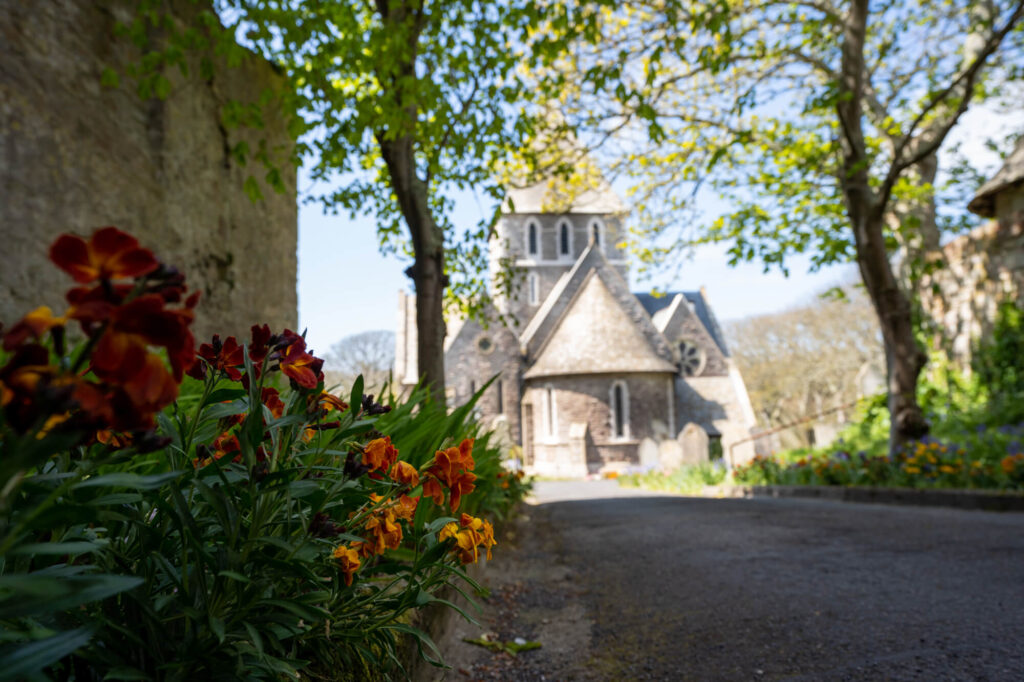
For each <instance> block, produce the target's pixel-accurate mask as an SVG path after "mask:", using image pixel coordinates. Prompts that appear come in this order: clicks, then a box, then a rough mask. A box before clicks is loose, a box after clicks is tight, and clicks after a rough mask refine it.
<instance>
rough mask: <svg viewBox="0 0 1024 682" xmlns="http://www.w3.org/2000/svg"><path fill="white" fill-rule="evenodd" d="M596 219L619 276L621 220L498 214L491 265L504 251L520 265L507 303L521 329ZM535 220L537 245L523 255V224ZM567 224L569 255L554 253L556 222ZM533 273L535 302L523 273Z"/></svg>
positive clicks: (624, 271) (571, 261) (622, 258)
mask: <svg viewBox="0 0 1024 682" xmlns="http://www.w3.org/2000/svg"><path fill="white" fill-rule="evenodd" d="M594 219H600V220H601V224H602V225H603V226H604V240H605V241H604V253H605V254H606V257H607V258H608V260H609V262H611V263H612V264H613V265H614V266H615V268H616V269H617V270H618V271H619V274H621V275H622V277H623V278H626V277H627V276H628V268H627V265H626V260H625V259H626V254H625V251H624V250H623V249H620V248H618V246H617V244H618V243H619V241H620V240H621V239H622V222H621V221H620V220H619V219H618V218H616V217H613V216H596V215H590V214H576V213H573V214H565V215H552V214H512V215H505V216H502V218H501V220H500V221H499V224H498V226H497V228H496V235H497V237H496V239H495V240H494V242H493V243H492V245H491V248H492V259H491V263H492V267H495V266H496V264H497V258H498V257H499V256H504V255H506V254H515V262H516V264H517V265H518V266H519V267H520V268H521V270H520V272H519V274H518V279H517V281H518V287H519V288H518V296H517V297H516V298H515V299H514V300H511V301H508V302H507V305H508V310H509V312H510V313H511V314H512V315H513V316H515V318H516V319H517V320H518V322H519V327H518V328H519V329H520V330H521V329H523V328H524V327H525V326H526V325H527V324H528V323H529V321H530V320H531V319H532V318H533V316H534V314H536V312H537V310H538V309H539V308H540V305H541V304H542V303H543V302H544V300H545V299H546V298H547V296H548V294H550V293H551V290H552V289H553V288H554V286H555V284H556V283H557V282H558V280H559V278H560V277H561V276H562V274H563V273H565V272H567V271H569V270H570V269H571V268H572V266H573V264H574V263H575V262H576V260H577V259H578V258H579V257H580V255H582V254H583V252H584V251H585V250H586V248H587V246H588V245H589V244H590V233H589V229H590V228H589V226H590V223H591V221H592V220H594ZM529 222H535V223H536V224H537V225H538V226H539V227H540V230H539V233H538V240H539V243H538V247H539V250H540V253H539V254H538V255H536V256H529V255H527V254H526V226H527V224H528V223H529ZM563 222H567V223H569V225H570V226H571V228H572V232H571V234H572V238H571V241H570V247H571V248H570V254H571V255H570V256H569V257H566V256H563V255H561V254H560V253H559V252H558V233H559V225H561V224H562V223H563ZM530 272H532V273H535V274H536V275H537V278H538V291H537V303H536V304H535V305H531V304H530V302H529V290H528V288H527V282H526V277H527V273H530Z"/></svg>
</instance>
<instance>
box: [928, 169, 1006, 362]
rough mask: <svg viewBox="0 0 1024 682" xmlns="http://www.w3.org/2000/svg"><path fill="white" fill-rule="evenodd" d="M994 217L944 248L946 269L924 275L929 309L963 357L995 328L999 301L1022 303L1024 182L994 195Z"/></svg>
mask: <svg viewBox="0 0 1024 682" xmlns="http://www.w3.org/2000/svg"><path fill="white" fill-rule="evenodd" d="M996 215H997V219H996V220H993V221H990V222H988V223H985V224H984V225H982V226H980V227H978V228H976V229H975V230H973V231H972V232H971V233H970V234H966V235H963V236H961V237H958V238H957V239H954V240H953V241H951V242H950V243H949V244H947V245H946V246H945V247H943V253H942V256H943V258H944V261H945V267H943V268H941V269H939V270H937V271H936V272H935V273H933V274H931V275H928V276H926V277H925V279H924V282H923V286H922V287H921V288H922V291H924V292H926V293H925V294H923V295H922V305H923V307H924V309H925V311H926V312H927V313H928V314H929V315H930V316H931V317H932V319H934V320H935V321H936V322H937V323H938V324H939V325H940V326H941V327H942V329H943V330H944V333H945V336H946V337H947V340H948V341H949V342H950V345H951V348H952V351H953V355H954V357H956V358H957V359H959V360H961V361H967V360H969V358H970V354H971V348H972V345H974V344H976V343H977V341H978V339H979V338H981V337H982V336H984V335H986V334H988V333H989V332H990V331H991V329H992V324H993V323H994V322H995V317H996V310H997V308H998V306H999V303H1000V302H1002V301H1004V300H1016V301H1018V303H1024V186H1021V185H1018V186H1017V187H1015V188H1009V189H1007V190H1006V191H1004V192H1003V193H1001V194H1000V195H999V196H998V197H997V198H996Z"/></svg>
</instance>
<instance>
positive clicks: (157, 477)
mask: <svg viewBox="0 0 1024 682" xmlns="http://www.w3.org/2000/svg"><path fill="white" fill-rule="evenodd" d="M183 473H185V472H183V471H171V472H168V473H166V474H151V475H149V476H140V475H139V474H129V473H124V472H119V473H114V474H103V475H102V476H93V477H91V478H87V479H85V480H84V481H82V482H81V483H77V484H75V486H74V489H76V490H77V489H79V488H96V487H100V486H108V487H111V488H132V489H134V490H156V489H157V488H159V487H161V486H163V485H164V484H165V483H167V482H169V481H173V480H174V479H176V478H178V477H179V476H181V475H182V474H183Z"/></svg>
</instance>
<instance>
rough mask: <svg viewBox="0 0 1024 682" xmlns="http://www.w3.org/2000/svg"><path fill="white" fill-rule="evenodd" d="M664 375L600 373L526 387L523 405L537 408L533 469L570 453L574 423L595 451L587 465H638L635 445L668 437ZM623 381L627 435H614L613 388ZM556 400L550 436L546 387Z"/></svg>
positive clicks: (534, 428)
mask: <svg viewBox="0 0 1024 682" xmlns="http://www.w3.org/2000/svg"><path fill="white" fill-rule="evenodd" d="M666 376H667V375H665V374H622V375H618V374H599V375H590V376H566V377H548V378H544V379H538V380H534V381H530V382H528V383H527V387H526V389H525V396H524V398H525V400H527V401H529V403H530V404H531V405H532V406H533V410H532V413H533V421H534V423H533V429H532V431H533V433H535V434H537V435H536V438H535V452H536V462H535V463H534V464H535V466H538V468H543V463H544V462H548V461H551V462H554V461H557V460H558V459H559V456H560V455H564V454H565V453H566V452H567V448H568V444H569V441H570V440H571V429H572V425H573V424H587V425H588V435H589V438H591V439H592V441H593V446H594V451H593V452H590V453H588V462H587V464H588V466H589V467H590V468H591V469H594V470H596V469H599V468H601V467H602V466H603V465H605V464H607V463H609V462H634V463H635V462H636V461H637V445H638V444H639V442H640V441H641V440H642V439H644V438H662V437H664V435H665V433H666V432H667V427H666V423H667V422H668V421H669V415H668V406H667V402H668V379H667V378H666ZM616 381H621V382H623V383H624V384H625V386H626V389H627V400H628V406H629V408H628V422H627V423H628V435H627V437H626V438H614V437H613V435H612V413H611V407H610V405H611V389H612V384H613V383H614V382H616ZM548 386H550V387H551V388H552V389H553V393H554V396H555V404H554V417H555V419H554V422H555V434H554V436H553V437H552V436H548V435H547V431H546V419H547V417H546V415H545V409H546V400H547V395H546V393H547V387H548Z"/></svg>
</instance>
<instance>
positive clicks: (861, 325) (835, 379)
mask: <svg viewBox="0 0 1024 682" xmlns="http://www.w3.org/2000/svg"><path fill="white" fill-rule="evenodd" d="M725 331H726V334H727V335H728V336H729V339H730V344H729V347H730V348H731V349H732V352H733V357H734V358H735V360H736V364H737V365H738V366H739V368H740V371H742V372H743V380H744V382H745V383H746V385H747V389H748V390H749V392H750V400H751V403H753V406H754V410H755V411H756V412H757V414H758V418H759V421H760V422H761V423H762V424H764V425H766V426H769V427H772V426H780V425H782V424H786V423H789V422H794V421H797V420H798V419H801V418H803V417H806V416H808V415H811V414H814V413H816V412H821V411H822V410H824V409H828V408H837V407H839V406H842V405H845V404H847V403H850V402H852V401H854V400H856V399H857V398H858V391H859V387H858V386H857V381H856V378H857V374H858V372H860V371H861V369H862V368H863V367H864V366H865V365H874V366H879V367H880V366H881V364H882V359H883V357H884V356H883V354H882V344H881V335H880V333H879V330H878V319H877V318H876V317H875V314H874V311H873V310H872V308H871V303H870V302H869V301H868V299H867V296H865V295H864V293H863V291H861V290H858V289H854V288H849V289H848V291H847V295H846V296H844V297H843V298H833V297H826V298H821V297H817V298H815V299H814V300H812V301H809V302H808V303H806V304H804V305H800V306H797V307H794V308H791V309H789V310H785V311H782V312H779V313H771V314H767V315H758V316H755V317H749V318H746V319H743V320H739V321H736V322H732V323H727V324H726V325H725ZM837 416H838V414H837ZM792 436H795V437H796V439H797V440H798V441H800V440H801V439H802V438H803V436H802V435H801V434H798V433H793V434H792ZM799 444H801V445H808V444H809V443H807V442H805V441H804V442H800V443H799Z"/></svg>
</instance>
